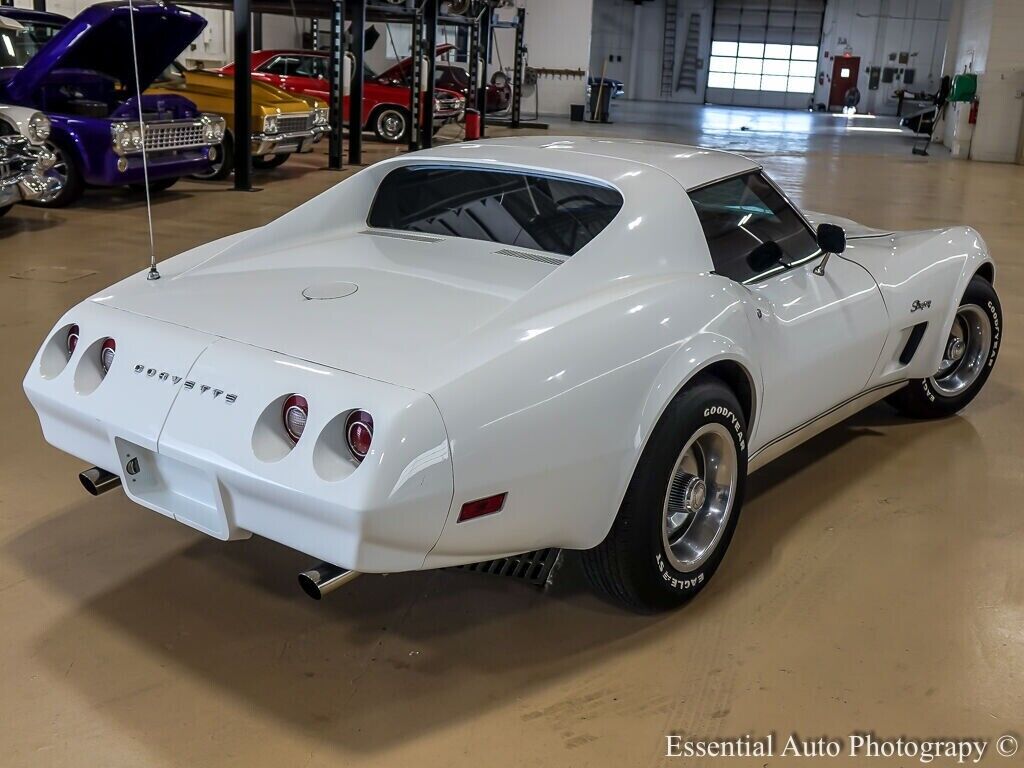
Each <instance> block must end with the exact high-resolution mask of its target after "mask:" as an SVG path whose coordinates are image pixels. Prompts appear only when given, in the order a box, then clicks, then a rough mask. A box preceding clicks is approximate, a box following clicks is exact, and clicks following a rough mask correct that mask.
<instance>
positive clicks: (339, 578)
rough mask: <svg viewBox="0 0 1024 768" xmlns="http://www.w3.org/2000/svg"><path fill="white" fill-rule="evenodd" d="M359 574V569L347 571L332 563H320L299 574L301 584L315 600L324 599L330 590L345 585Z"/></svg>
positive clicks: (304, 590) (303, 589)
mask: <svg viewBox="0 0 1024 768" xmlns="http://www.w3.org/2000/svg"><path fill="white" fill-rule="evenodd" d="M359 575H360V574H359V571H346V570H345V569H344V568H339V567H338V566H336V565H331V564H330V563H320V564H319V565H315V566H313V567H312V568H310V569H309V570H308V571H303V572H302V573H300V574H299V586H300V587H302V591H303V592H305V593H306V594H307V595H309V596H310V597H312V598H313V599H314V600H322V599H323V597H324V595H326V594H327V593H328V592H333V591H334V590H336V589H337V588H338V587H343V586H345V585H346V584H348V583H349V582H350V581H352V580H354V579H355V578H356V577H358V576H359Z"/></svg>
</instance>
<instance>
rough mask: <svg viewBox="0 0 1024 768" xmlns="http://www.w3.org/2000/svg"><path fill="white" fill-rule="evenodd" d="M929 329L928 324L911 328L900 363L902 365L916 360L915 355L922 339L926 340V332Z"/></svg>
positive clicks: (920, 324) (919, 324)
mask: <svg viewBox="0 0 1024 768" xmlns="http://www.w3.org/2000/svg"><path fill="white" fill-rule="evenodd" d="M927 327H928V323H918V324H917V325H915V326H914V327H913V328H911V330H910V336H909V338H908V339H907V343H906V345H905V346H904V347H903V351H902V352H901V353H900V363H901V364H902V365H907V364H908V363H909V362H910V361H911V360H913V359H914V353H916V352H917V348H918V346H920V344H921V339H922V338H924V332H925V329H926V328H927Z"/></svg>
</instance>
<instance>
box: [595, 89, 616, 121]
mask: <svg viewBox="0 0 1024 768" xmlns="http://www.w3.org/2000/svg"><path fill="white" fill-rule="evenodd" d="M611 103H612V86H611V85H609V84H608V83H607V82H606V83H605V84H604V87H602V86H601V84H600V83H595V84H594V85H592V86H590V120H591V121H592V122H595V123H597V122H601V123H607V122H609V121H608V108H609V107H610V106H611Z"/></svg>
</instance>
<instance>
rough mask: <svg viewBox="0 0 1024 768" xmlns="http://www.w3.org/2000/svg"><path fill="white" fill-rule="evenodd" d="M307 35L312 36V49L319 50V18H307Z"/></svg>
mask: <svg viewBox="0 0 1024 768" xmlns="http://www.w3.org/2000/svg"><path fill="white" fill-rule="evenodd" d="M309 36H310V37H311V38H312V44H313V50H314V51H319V50H320V19H310V20H309Z"/></svg>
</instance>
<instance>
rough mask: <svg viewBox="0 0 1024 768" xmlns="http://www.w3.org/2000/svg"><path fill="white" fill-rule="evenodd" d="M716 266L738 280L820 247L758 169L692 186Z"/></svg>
mask: <svg viewBox="0 0 1024 768" xmlns="http://www.w3.org/2000/svg"><path fill="white" fill-rule="evenodd" d="M690 200H691V201H693V207H694V208H696V210H697V218H698V219H700V224H701V227H702V228H703V229H704V236H705V237H706V238H707V241H708V248H709V249H710V250H711V261H712V262H714V265H715V271H716V272H717V273H718V274H720V275H723V276H725V277H728V278H730V279H732V280H735V281H737V282H740V283H742V282H746V281H749V280H751V279H752V278H755V277H758V276H760V275H764V274H766V273H768V272H772V271H776V270H781V269H784V268H785V267H786V266H789V265H791V264H793V263H795V262H799V261H802V260H804V259H806V258H809V257H811V256H813V255H814V254H815V253H817V252H818V244H817V242H816V240H815V237H814V234H813V233H812V232H811V230H810V229H809V228H808V227H807V225H806V224H805V223H804V221H803V219H801V218H800V215H799V214H798V213H797V212H796V211H795V210H794V209H793V207H792V206H791V205H790V204H789V203H788V202H786V199H785V198H784V197H782V195H780V194H779V193H778V192H776V191H775V188H774V187H772V185H771V184H769V183H768V181H767V180H766V179H765V178H764V176H763V175H762V174H761V173H759V172H754V173H748V174H745V175H743V176H736V177H734V178H731V179H726V180H725V181H720V182H717V183H715V184H709V185H708V186H706V187H701V188H700V189H696V190H694V191H692V192H690Z"/></svg>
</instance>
